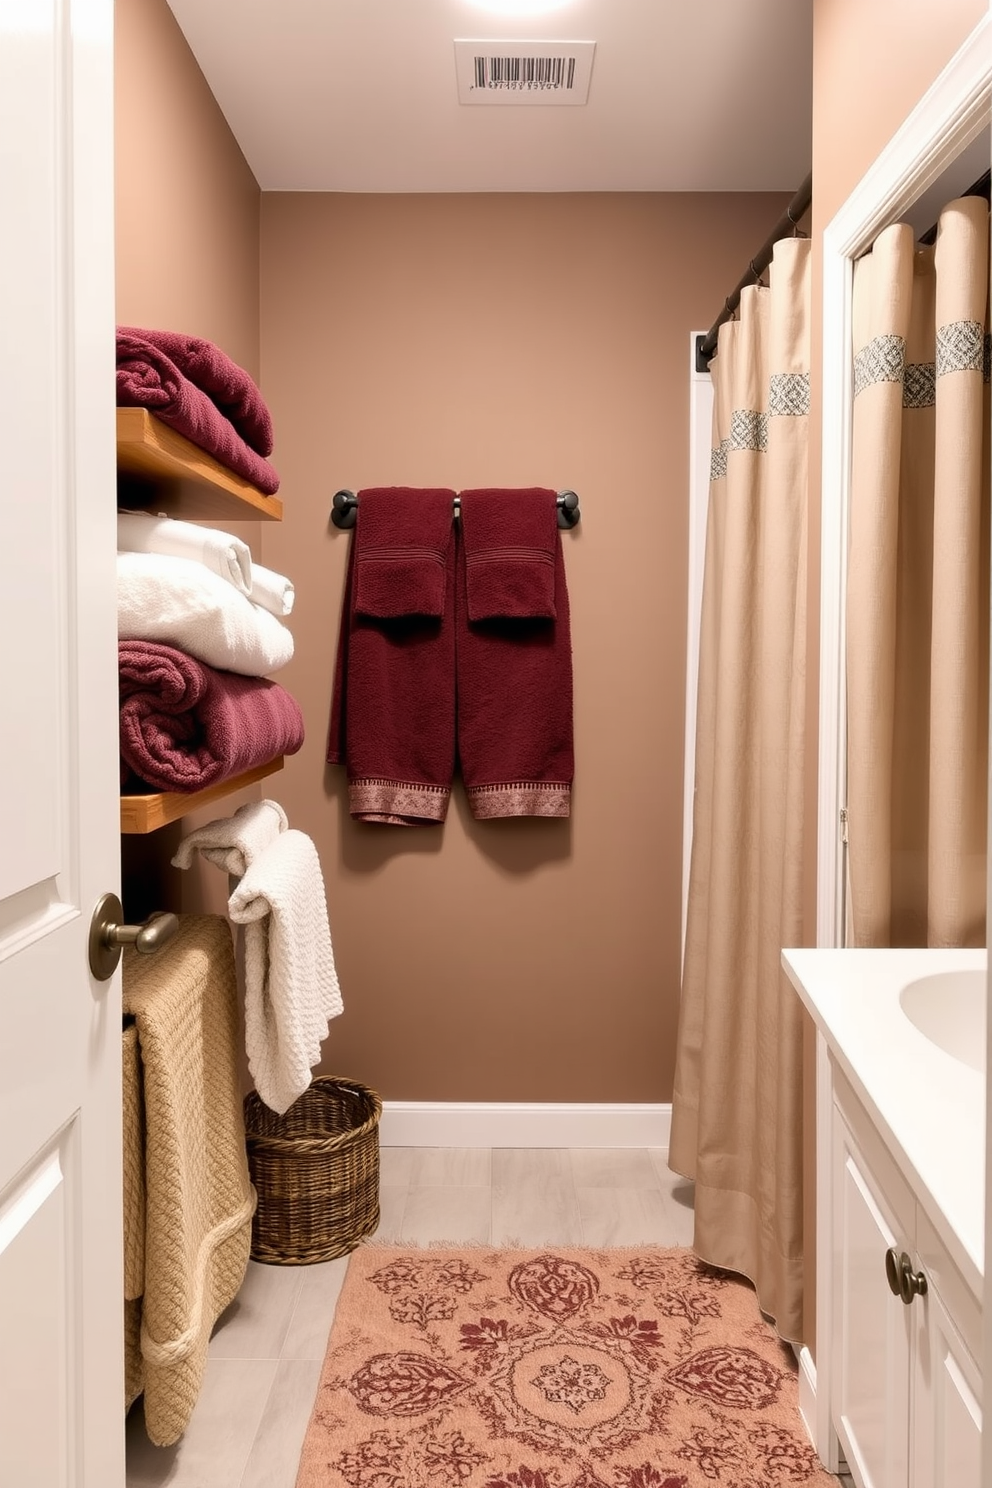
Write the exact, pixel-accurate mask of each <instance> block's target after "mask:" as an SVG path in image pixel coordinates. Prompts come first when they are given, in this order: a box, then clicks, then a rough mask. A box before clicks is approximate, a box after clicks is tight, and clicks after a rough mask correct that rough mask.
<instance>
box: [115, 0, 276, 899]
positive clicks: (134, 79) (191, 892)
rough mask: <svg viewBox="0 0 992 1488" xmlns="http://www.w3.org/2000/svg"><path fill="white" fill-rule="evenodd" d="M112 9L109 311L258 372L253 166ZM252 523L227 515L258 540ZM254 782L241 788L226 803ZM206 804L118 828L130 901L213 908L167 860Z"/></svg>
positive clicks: (196, 78)
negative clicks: (126, 834) (123, 833)
mask: <svg viewBox="0 0 992 1488" xmlns="http://www.w3.org/2000/svg"><path fill="white" fill-rule="evenodd" d="M114 19H115V30H116V35H115V58H114V61H115V75H114V104H115V110H116V133H115V151H116V277H117V319H118V321H119V322H120V323H122V324H125V325H139V326H153V327H166V328H168V329H170V330H178V331H186V332H188V333H190V334H192V335H197V336H206V337H208V338H209V339H210V340H211V341H215V342H216V343H217V344H218V345H219V346H222V347H223V348H224V350H225V351H226V352H227V353H228V354H229V355H230V356H232V357H233V358H234V360H235V361H237V362H239V363H240V364H241V365H242V366H243V367H246V368H247V369H248V370H249V371H250V372H252V373H253V374H254V375H256V376H257V375H258V366H259V308H258V305H259V278H258V241H259V207H260V201H261V193H260V191H259V189H258V186H257V184H256V182H255V178H254V176H253V175H252V173H251V171H250V170H249V168H248V165H247V163H246V162H245V159H244V156H243V155H242V154H241V151H240V149H239V148H238V145H237V143H236V142H235V140H234V137H233V135H232V134H231V131H230V130H229V128H228V126H227V122H226V120H225V119H224V116H223V114H222V113H221V111H220V109H219V107H218V105H217V103H216V100H215V99H214V96H213V94H212V93H211V92H210V89H209V88H208V87H207V84H206V81H205V79H204V77H203V74H202V73H201V71H200V69H199V67H198V65H197V63H196V60H195V58H194V57H193V54H192V52H191V51H190V49H189V47H188V46H187V44H186V41H185V38H184V37H183V34H182V32H181V31H180V30H179V27H178V25H177V24H176V21H175V18H174V17H173V14H172V12H171V10H170V9H169V7H168V6H167V5H166V3H165V0H116V5H115V10H114ZM278 456H279V452H278V451H276V454H275V456H274V462H275V464H276V466H277V468H278ZM259 526H260V524H259V523H258V522H246V523H238V524H236V525H235V526H234V527H233V528H232V530H233V531H235V532H237V534H238V535H239V536H240V537H242V538H243V539H244V540H245V541H246V542H247V543H249V544H250V545H251V547H252V550H253V551H254V552H255V553H256V554H258V529H259ZM258 794H259V792H258V788H257V787H253V788H252V789H250V790H249V791H246V792H240V793H238V794H237V795H235V796H232V797H230V798H229V801H228V802H227V803H226V804H225V810H227V809H228V808H229V809H230V810H232V811H233V810H235V809H236V808H237V807H238V806H240V805H241V804H242V802H244V801H246V800H251V799H254V798H257V797H258ZM214 815H216V812H215V811H212V810H210V809H207V810H206V811H204V812H202V813H195V814H194V815H193V816H191V817H189V818H187V820H186V822H185V824H184V827H182V828H181V827H180V826H178V825H177V826H174V827H167V828H165V829H164V830H163V831H161V832H156V833H153V834H152V835H151V836H149V837H144V838H139V837H130V838H124V839H122V859H123V870H124V874H123V876H124V904H125V908H126V909H127V911H128V914H129V915H136V916H139V917H143V916H144V915H145V914H147V913H149V912H150V911H151V910H152V909H154V908H156V907H163V908H173V909H178V908H180V907H182V908H184V909H186V910H188V911H196V910H208V911H211V912H213V913H217V914H220V913H223V912H224V909H225V906H226V902H227V893H228V889H227V881H226V879H225V878H224V876H223V875H222V874H220V873H218V871H217V869H216V868H212V867H209V866H204V865H201V864H199V862H197V864H196V865H195V866H194V867H193V868H192V869H190V870H189V872H188V873H184V874H179V873H178V871H177V870H175V869H170V868H169V866H168V859H169V858H170V857H171V856H172V853H173V852H174V851H175V846H176V843H177V842H178V840H179V836H180V832H181V831H182V830H190V829H191V828H192V827H194V826H200V825H202V824H203V822H204V821H208V820H210V818H211V817H212V816H214Z"/></svg>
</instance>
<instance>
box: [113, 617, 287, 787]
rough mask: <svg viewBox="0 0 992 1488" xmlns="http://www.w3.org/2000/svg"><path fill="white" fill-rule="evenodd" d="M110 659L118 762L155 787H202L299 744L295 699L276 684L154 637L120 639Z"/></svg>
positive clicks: (266, 762) (249, 767)
mask: <svg viewBox="0 0 992 1488" xmlns="http://www.w3.org/2000/svg"><path fill="white" fill-rule="evenodd" d="M118 656H119V663H120V705H121V761H122V765H124V766H126V767H127V769H128V770H130V771H132V772H133V773H134V774H135V775H136V776H137V777H138V779H139V780H142V781H144V782H145V784H146V785H151V786H154V787H155V789H156V790H163V791H197V790H203V789H204V788H205V787H206V786H208V785H215V784H217V783H218V782H219V781H222V780H228V779H229V778H230V777H231V776H233V775H240V774H242V773H243V771H245V770H250V769H252V768H253V767H254V766H256V765H266V764H268V762H269V761H270V760H273V759H276V758H277V757H278V756H279V755H281V754H295V753H296V751H297V750H298V749H299V747H300V745H301V744H302V743H303V715H302V714H301V712H300V708H299V704H298V703H297V702H296V700H295V698H293V697H291V696H290V694H289V693H288V692H287V691H286V689H285V688H284V687H280V686H279V684H278V683H277V682H269V681H267V680H266V679H265V678H264V677H242V676H240V675H238V674H236V673H234V672H218V671H215V670H214V668H213V667H209V666H207V665H206V664H205V663H204V662H202V661H194V659H193V657H191V656H187V655H186V653H185V652H184V651H178V650H176V648H175V647H174V646H166V645H163V644H162V643H160V642H158V641H120V642H119V643H118Z"/></svg>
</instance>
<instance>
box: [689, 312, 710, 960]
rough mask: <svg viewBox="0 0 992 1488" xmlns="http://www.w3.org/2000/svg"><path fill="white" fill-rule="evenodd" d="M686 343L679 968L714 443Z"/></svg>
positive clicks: (701, 383) (702, 378)
mask: <svg viewBox="0 0 992 1488" xmlns="http://www.w3.org/2000/svg"><path fill="white" fill-rule="evenodd" d="M701 335H705V332H703V331H693V333H692V335H691V336H690V337H689V559H688V561H689V603H688V627H687V639H686V667H685V750H684V753H683V761H684V763H683V781H684V785H683V796H682V963H684V962H685V929H686V917H687V914H688V909H689V866H690V863H691V861H692V808H693V802H694V800H695V795H696V700H697V696H698V691H699V631H700V624H701V621H702V614H703V568H704V566H705V558H706V513H707V511H708V509H709V500H710V445H711V444H712V442H713V379H712V377H711V376H710V374H709V372H708V371H707V372H700V371H699V370H698V369H697V366H696V343H697V342H698V340H699V337H700V336H701Z"/></svg>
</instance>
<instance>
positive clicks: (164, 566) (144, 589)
mask: <svg viewBox="0 0 992 1488" xmlns="http://www.w3.org/2000/svg"><path fill="white" fill-rule="evenodd" d="M117 631H118V635H119V636H120V639H121V640H124V641H163V642H165V644H167V645H169V646H175V647H177V648H178V650H180V651H185V652H187V654H188V655H190V656H194V657H195V658H196V660H197V661H203V662H206V664H207V666H212V667H217V668H219V669H220V670H221V671H225V672H240V673H241V674H242V675H243V676H246V677H265V676H268V674H269V673H270V672H274V671H277V670H278V669H279V667H281V666H285V665H286V663H287V661H289V660H290V658H291V657H292V655H293V637H292V634H291V633H290V632H289V631H288V630H287V629H286V627H285V626H284V625H280V623H279V621H278V620H277V619H276V618H275V616H274V615H270V614H269V612H268V610H263V609H262V608H261V607H260V606H259V605H256V604H252V602H251V600H250V599H246V598H245V596H244V595H243V594H239V593H238V591H237V589H235V588H234V585H233V584H228V583H227V582H225V580H224V579H222V578H221V577H220V576H219V574H215V573H213V572H211V570H210V569H209V568H205V567H204V565H203V564H202V563H196V562H194V561H193V560H192V559H190V558H168V557H165V556H164V555H163V554H161V553H118V555H117Z"/></svg>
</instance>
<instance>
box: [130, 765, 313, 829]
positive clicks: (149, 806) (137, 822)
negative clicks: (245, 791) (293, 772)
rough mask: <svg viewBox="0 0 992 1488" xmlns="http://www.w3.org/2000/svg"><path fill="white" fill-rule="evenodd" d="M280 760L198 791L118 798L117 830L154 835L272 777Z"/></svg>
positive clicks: (257, 766) (280, 766) (279, 767)
mask: <svg viewBox="0 0 992 1488" xmlns="http://www.w3.org/2000/svg"><path fill="white" fill-rule="evenodd" d="M283 762H284V757H283V756H282V755H280V756H279V758H278V759H274V760H270V761H269V763H268V764H267V765H256V767H255V769H254V770H246V771H245V773H244V774H243V775H234V776H232V777H231V779H230V780H220V781H218V783H217V784H216V785H208V786H207V788H206V790H201V791H160V792H158V793H156V794H155V795H150V796H121V831H122V832H128V833H135V832H157V831H158V829H159V827H166V826H168V824H169V822H174V821H179V820H180V818H181V817H184V816H188V815H189V813H190V812H191V811H196V809H197V808H198V807H199V806H209V805H210V803H211V801H220V800H221V799H222V798H223V797H224V796H231V795H233V794H234V792H235V791H238V790H241V789H242V787H243V786H246V785H254V784H255V782H256V781H257V780H264V779H265V777H266V775H274V774H275V772H276V771H277V770H281V769H282V767H283Z"/></svg>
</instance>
